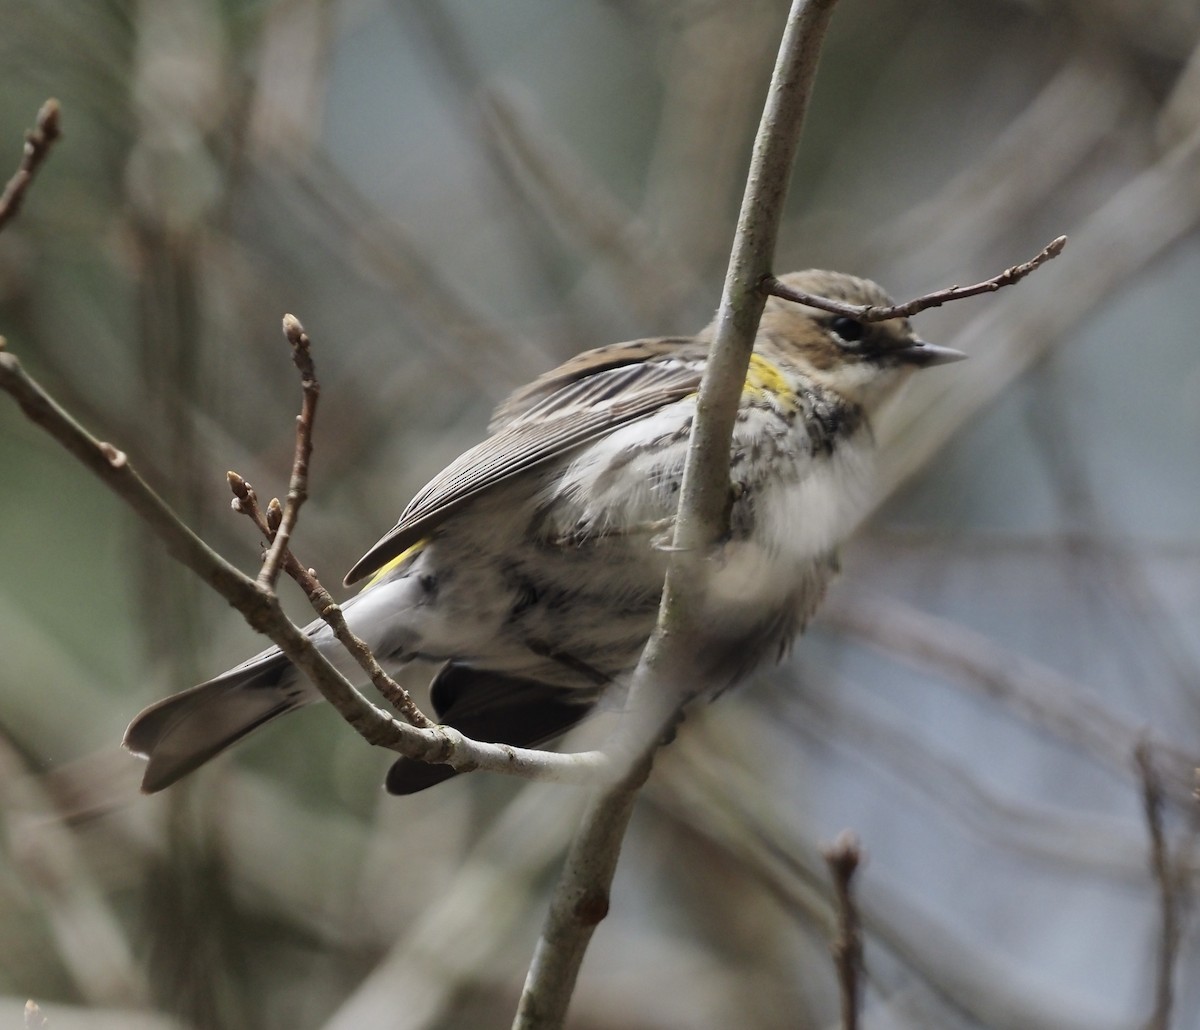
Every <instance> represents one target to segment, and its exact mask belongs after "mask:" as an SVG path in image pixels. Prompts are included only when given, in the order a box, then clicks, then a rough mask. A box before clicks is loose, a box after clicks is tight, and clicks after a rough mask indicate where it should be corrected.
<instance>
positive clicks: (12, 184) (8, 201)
mask: <svg viewBox="0 0 1200 1030" xmlns="http://www.w3.org/2000/svg"><path fill="white" fill-rule="evenodd" d="M59 110H60V109H59V106H58V101H57V100H54V99H51V100H47V101H46V102H45V103H44V104H42V106H41V109H40V110H39V111H38V116H37V124H36V127H35V128H33V129H30V130H29V132H27V133H25V149H24V151H23V152H22V155H21V163H20V165H18V166H17V171H16V173H15V174H14V175H13V177H12V178H11V179H9V180H8V183H7V185H6V186H5V187H4V192H3V193H0V229H3V228H4V227H5V226H6V225H7V224H8V223H9V222H10V221H12V219H14V218H16V216H17V212H18V211H20V210H21V204H22V202H23V201H24V200H25V191H26V190H27V189H29V184H30V183H31V182H33V177H34V176H35V175H36V174H37V171H38V169H39V168H41V166H42V163H43V162H44V161H45V160H46V157H47V155H48V154H49V153H50V148H51V147H52V146H53V145H54V142H55V140H57V139H58V137H59V136H60V135H61V134H62V133H61V130H60V129H59V126H58V116H59Z"/></svg>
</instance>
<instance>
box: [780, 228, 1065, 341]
mask: <svg viewBox="0 0 1200 1030" xmlns="http://www.w3.org/2000/svg"><path fill="white" fill-rule="evenodd" d="M1066 245H1067V238H1066V237H1065V236H1059V237H1057V238H1056V239H1053V240H1051V241H1050V242H1049V243H1047V244H1046V246H1044V247H1043V248H1042V249H1041V250H1040V251H1039V252H1038V253H1037V254H1036V255H1034V256H1033V257H1032V258H1030V259H1029V260H1028V261H1022V262H1021V264H1019V265H1013V266H1012V267H1011V268H1006V269H1005V270H1004V271H1003V272H1001V273H1000V274H999V275H994V276H992V278H990V279H985V280H984V281H983V282H981V283H976V284H975V285H974V286H950V287H948V288H946V289H944V290H937V291H935V292H934V293H926V294H924V295H923V296H920V297H914V298H913V299H912V300H909V301H905V302H904V303H903V304H891V305H888V306H886V307H885V306H883V305H879V304H847V303H845V302H844V301H840V300H830V299H829V298H828V297H818V296H817V295H816V294H814V293H805V292H804V291H802V290H794V289H792V288H791V287H790V286H785V285H784V284H783V283H781V282H780V281H779V280H778V279H776V278H775V276H773V275H768V276H765V277H764V278H763V280H762V288H763V290H764V291H765V292H766V293H769V294H771V295H772V296H775V297H782V298H783V299H784V300H794V301H795V302H796V303H797V304H807V305H808V306H809V307H810V308H819V309H820V310H822V311H830V312H832V313H833V314H835V315H846V316H848V317H850V318H857V319H858V320H859V321H860V322H883V321H886V320H887V319H889V318H907V317H908V316H909V315H915V314H917V313H918V312H921V311H926V310H928V309H929V308H940V307H941V306H942V305H943V304H949V303H950V302H951V301H955V300H963V299H964V298H966V297H978V296H979V295H980V294H982V293H995V292H996V291H997V290H1002V289H1003V288H1004V287H1005V286H1012V285H1013V284H1014V283H1018V282H1020V281H1021V280H1022V279H1024V278H1025V277H1026V276H1027V275H1029V274H1030V273H1031V272H1034V271H1036V270H1037V269H1038V268H1040V267H1041V266H1042V265H1044V264H1045V263H1046V262H1047V261H1052V260H1053V259H1054V258H1056V257H1058V255H1059V254H1061V253H1062V252H1063V248H1064V247H1066Z"/></svg>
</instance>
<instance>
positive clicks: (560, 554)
mask: <svg viewBox="0 0 1200 1030" xmlns="http://www.w3.org/2000/svg"><path fill="white" fill-rule="evenodd" d="M783 282H784V283H786V284H787V285H790V286H792V287H794V288H795V289H798V290H803V291H805V292H807V293H810V294H816V295H820V296H824V297H828V298H831V299H836V300H843V301H847V302H849V303H852V304H877V305H879V304H890V303H891V301H890V299H889V298H888V297H887V295H886V294H885V293H884V292H883V291H882V290H881V289H880V288H879V287H878V286H876V285H875V284H874V283H872V282H868V281H866V280H863V279H857V278H854V277H853V276H849V275H842V274H840V273H835V272H821V271H808V272H796V273H793V274H791V275H788V276H785V277H783ZM711 332H712V331H711V327H710V328H708V329H705V330H704V331H702V332H701V333H699V334H698V335H696V336H683V337H667V338H663V339H649V340H635V341H633V342H630V343H618V344H614V345H612V346H609V347H601V348H599V349H598V350H592V351H587V352H586V353H584V354H580V355H579V356H577V357H575V358H572V359H571V360H570V361H568V362H566V363H565V364H563V365H560V366H559V367H558V368H556V369H554V370H553V371H551V372H547V373H546V374H545V375H543V376H541V377H540V378H538V379H536V380H535V381H534V382H533V383H531V384H529V385H528V386H525V387H523V388H522V389H520V390H518V391H517V392H516V393H514V394H513V395H512V396H511V397H509V399H508V400H507V401H505V402H504V404H502V405H501V407H500V408H499V410H498V411H497V412H496V415H495V417H494V418H493V420H492V424H491V427H490V430H491V432H490V435H489V436H488V437H487V439H485V440H484V441H483V442H482V443H480V444H479V445H478V446H476V447H473V448H472V449H471V450H469V451H467V452H466V453H465V454H463V455H462V456H461V457H460V458H458V460H456V461H455V462H453V463H452V464H451V465H450V466H449V467H448V468H446V469H445V470H444V471H443V472H442V473H441V474H440V475H438V476H436V477H435V478H434V479H433V481H432V482H430V483H429V485H428V486H426V487H425V488H424V489H423V490H422V491H421V492H420V493H418V494H417V496H416V497H415V498H414V499H413V501H412V503H410V504H409V506H408V507H407V508H406V509H405V511H404V514H403V515H402V516H401V517H400V521H399V523H398V524H397V525H396V526H395V528H394V529H392V531H391V532H389V533H388V534H387V535H386V536H384V537H383V539H381V540H380V541H379V542H378V543H377V544H375V546H374V547H372V548H371V549H370V550H369V551H368V552H367V553H366V555H364V556H363V558H362V559H360V560H359V562H358V563H357V564H356V565H355V566H354V568H353V569H351V570H350V573H349V574H348V575H347V577H346V582H347V584H350V583H354V582H357V581H359V580H361V579H363V578H364V577H367V576H372V579H371V581H370V582H369V583H368V584H367V587H366V588H365V589H364V590H363V591H362V592H361V593H359V594H358V596H357V597H355V598H353V599H352V600H350V601H348V602H347V603H346V605H345V606H344V608H345V615H346V619H347V621H348V622H349V624H350V626H351V628H352V629H353V630H354V631H355V632H356V633H357V634H358V635H359V636H361V637H363V638H364V639H365V640H366V641H367V642H368V643H369V644H370V645H371V647H372V649H373V650H374V651H375V654H376V655H377V657H378V658H379V659H380V661H381V662H382V663H383V664H384V666H385V667H389V668H393V669H396V668H400V667H402V666H403V665H405V664H406V663H408V662H410V661H412V660H414V659H417V658H420V659H425V660H432V661H435V662H441V663H444V664H443V665H442V667H441V670H440V671H439V672H438V673H437V675H436V677H435V678H434V680H433V684H432V687H431V698H432V702H433V706H434V709H435V710H436V712H437V715H438V718H439V719H440V720H441V721H442V722H444V723H447V724H449V725H451V726H454V727H456V728H458V729H459V730H461V731H462V732H463V733H465V734H466V735H467V736H469V737H475V738H477V739H481V740H487V741H495V742H504V743H509V744H515V745H522V746H536V745H539V744H542V743H544V742H546V741H549V740H553V739H554V738H556V737H558V736H560V735H561V734H563V733H565V732H566V731H567V730H568V729H570V728H571V727H572V726H574V725H575V724H576V723H578V722H579V721H580V720H581V719H582V718H583V717H584V716H585V715H586V714H587V713H588V711H589V710H590V709H591V708H592V707H593V706H594V705H595V703H596V701H597V699H598V698H599V696H600V694H601V693H602V692H603V691H604V690H605V688H607V687H608V686H609V685H610V684H611V683H613V682H614V681H619V680H620V679H621V677H622V676H623V675H624V674H626V673H628V672H629V671H630V670H631V669H632V668H633V667H634V665H635V664H636V663H637V660H638V656H639V655H640V653H641V650H642V648H643V646H644V645H645V643H646V640H647V638H648V637H649V635H650V632H651V630H652V629H653V627H654V622H655V618H656V615H657V612H658V604H659V598H660V595H661V592H662V585H663V578H664V574H665V568H666V556H665V554H664V550H663V547H662V546H661V544H662V541H664V540H669V538H670V537H669V533H667V530H668V529H669V527H670V524H671V520H672V516H673V515H674V513H675V509H676V506H677V503H678V499H679V485H680V480H681V478H682V472H683V463H684V456H685V454H686V451H687V445H688V435H689V432H690V430H691V426H692V417H693V415H694V413H695V409H696V396H697V390H698V388H699V385H700V378H701V375H702V373H703V371H704V365H705V361H706V359H707V355H708V349H709V342H710V339H711ZM963 356H964V355H962V354H961V353H959V352H958V351H954V350H950V349H948V348H945V347H936V346H933V345H931V344H928V343H923V342H921V341H920V340H918V339H917V338H916V337H915V336H914V335H913V332H912V329H911V327H910V326H909V324H908V321H907V320H906V319H891V320H889V321H886V322H876V323H864V322H860V321H857V320H855V319H853V318H849V317H846V316H844V315H833V314H829V313H826V312H823V311H818V310H816V309H814V308H809V307H806V306H803V305H800V304H795V303H792V302H790V301H785V300H781V299H779V298H776V297H772V298H770V299H769V300H768V302H767V306H766V310H765V312H764V314H763V319H762V325H761V327H760V329H759V332H758V337H757V339H756V340H755V344H754V354H753V356H752V358H751V361H750V368H749V371H748V373H747V375H746V382H745V386H744V388H743V391H742V399H741V406H740V409H739V411H738V414H737V421H736V425H735V427H734V433H733V444H732V449H731V452H730V462H729V471H730V479H731V481H732V482H733V484H734V486H735V490H734V495H733V499H732V502H731V503H732V507H731V512H730V534H729V538H728V539H727V540H726V541H725V542H724V543H723V544H722V545H721V546H720V548H719V553H718V554H716V555H714V560H713V566H714V571H713V574H712V578H711V582H710V585H709V595H708V596H709V605H710V610H711V618H710V619H708V624H709V625H710V626H711V630H710V631H709V633H708V637H707V641H706V643H705V645H704V647H703V649H702V653H701V654H700V655H698V656H697V661H698V662H699V663H700V667H701V668H703V669H704V671H705V680H706V682H707V684H708V685H709V686H710V687H711V688H712V690H713V691H714V692H716V691H719V690H721V689H724V688H725V687H727V686H729V685H731V684H732V683H733V682H735V681H737V680H738V679H740V678H742V677H743V676H745V675H747V674H748V673H749V672H750V671H751V670H752V669H754V668H755V667H756V666H757V665H759V664H760V663H761V662H763V661H764V660H766V659H775V658H777V657H778V656H780V655H781V654H782V653H783V652H784V651H785V650H786V648H787V645H788V644H789V643H790V641H791V640H792V638H793V637H794V636H795V635H796V634H797V633H798V632H799V631H800V630H801V629H802V628H803V626H804V623H805V621H806V620H807V619H808V617H809V616H810V615H811V614H812V612H813V610H814V609H815V608H816V606H817V604H818V603H819V602H820V599H821V596H822V594H823V592H824V589H825V585H826V583H827V582H828V580H829V578H830V576H831V575H832V573H833V570H834V567H835V559H834V548H835V547H836V546H837V544H838V543H839V542H840V541H841V540H842V539H844V538H845V536H846V535H847V534H848V533H849V532H850V531H851V530H852V529H853V528H854V526H855V524H856V522H857V521H858V519H859V518H861V516H862V514H863V511H864V508H865V505H866V503H867V501H868V499H869V494H870V478H871V477H870V473H871V464H872V460H871V459H872V457H873V453H874V444H873V439H872V433H871V417H872V415H873V413H874V412H875V411H876V409H877V408H878V407H879V405H880V404H881V403H882V402H883V401H884V400H885V399H886V398H887V397H888V396H890V395H891V394H892V393H893V392H894V391H895V390H896V388H897V387H898V386H899V385H900V384H901V383H902V382H903V381H904V379H905V378H906V377H907V375H908V373H909V372H910V371H911V370H913V369H915V368H921V367H924V366H928V365H937V364H942V363H944V362H947V361H954V360H956V359H958V358H960V357H963ZM308 633H309V634H310V635H311V636H312V637H313V639H314V640H315V641H316V642H317V643H318V645H319V646H320V647H321V649H322V651H324V653H325V654H326V655H327V656H328V657H329V658H330V659H331V660H332V661H333V662H334V664H335V665H337V666H338V668H340V669H341V670H342V671H343V672H345V673H347V674H348V675H351V676H353V675H355V674H356V672H355V670H357V666H356V665H355V664H354V663H353V661H352V660H351V659H350V657H349V656H348V655H346V654H345V653H344V651H343V649H342V648H341V647H340V645H338V644H337V642H336V641H335V640H334V639H333V635H332V633H331V632H330V630H329V628H328V627H327V626H326V625H325V624H324V623H323V622H315V623H313V624H312V625H311V626H310V627H308ZM319 696H320V695H319V694H318V693H317V691H316V689H315V688H314V687H313V686H312V685H311V684H309V682H308V681H307V680H306V679H305V678H304V677H303V676H302V675H301V674H299V673H298V672H297V670H296V669H295V668H294V667H293V666H292V665H291V664H290V663H289V662H288V661H287V659H286V658H284V656H283V655H282V654H281V653H280V652H279V651H278V649H276V648H270V649H268V650H266V651H264V652H262V653H261V654H259V655H257V656H256V657H254V658H251V659H250V660H249V661H247V662H244V663H243V664H241V665H239V666H237V668H235V669H231V670H230V671H229V672H226V673H225V674H224V675H222V676H218V677H217V678H216V679H214V680H210V681H209V682H207V683H202V684H201V685H200V686H197V687H193V688H192V689H191V690H187V691H184V692H183V693H180V694H176V695H175V696H173V697H169V698H167V699H166V700H164V701H160V702H158V703H157V704H155V705H152V706H151V707H150V708H147V709H146V710H145V711H144V712H142V713H141V714H140V715H138V717H137V718H136V719H134V721H133V723H132V724H131V725H130V727H129V730H128V732H127V733H126V736H125V744H126V746H127V747H128V748H129V749H130V750H132V751H134V752H136V753H138V754H141V755H145V756H146V757H148V758H149V765H148V767H147V769H146V773H145V777H144V779H143V782H142V787H143V789H144V790H146V791H156V790H161V789H162V788H163V787H166V786H169V785H170V784H171V783H174V782H175V781H176V780H177V779H179V778H180V777H181V776H184V775H185V774H187V773H189V772H191V771H192V770H193V769H195V768H196V767H198V766H199V765H201V764H203V763H204V762H206V761H208V760H209V759H210V758H212V757H213V756H214V755H216V754H217V753H218V752H220V751H222V750H224V748H226V747H228V746H229V745H230V744H232V743H234V742H235V741H237V740H239V739H241V738H242V737H244V736H245V735H246V734H247V733H249V732H251V731H252V730H254V729H256V728H257V727H259V726H261V725H262V724H263V723H265V722H267V721H269V720H270V719H273V718H275V716H277V715H282V714H283V713H284V712H288V711H291V710H292V709H294V708H298V707H299V706H301V705H304V704H308V703H309V702H310V701H315V700H317V699H318V698H319ZM452 775H454V771H453V770H452V769H451V768H450V767H449V766H444V765H429V764H426V763H423V762H417V761H413V760H411V759H407V758H400V759H399V760H397V761H396V762H395V764H394V765H393V766H392V768H391V770H390V771H389V773H388V777H387V788H388V790H390V791H391V792H392V793H396V794H406V793H412V792H413V791H416V790H421V789H423V788H424V787H427V786H431V785H432V784H434V783H438V782H440V781H441V780H444V779H447V778H449V777H450V776H452Z"/></svg>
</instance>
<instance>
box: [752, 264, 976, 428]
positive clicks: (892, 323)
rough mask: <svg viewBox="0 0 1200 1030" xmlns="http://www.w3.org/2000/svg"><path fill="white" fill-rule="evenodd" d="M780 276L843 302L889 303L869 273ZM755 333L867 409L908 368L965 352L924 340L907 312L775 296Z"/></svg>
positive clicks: (939, 362) (787, 282)
mask: <svg viewBox="0 0 1200 1030" xmlns="http://www.w3.org/2000/svg"><path fill="white" fill-rule="evenodd" d="M780 282H782V283H783V284H784V285H785V286H790V287H791V288H792V289H794V290H799V291H802V292H804V293H808V294H813V295H816V296H820V297H826V298H828V299H829V300H838V301H843V302H844V303H847V304H856V305H868V304H869V305H874V306H888V305H891V304H893V303H894V301H893V300H892V298H891V297H889V296H888V295H887V294H886V293H885V292H884V291H883V289H882V288H881V287H879V286H878V285H876V284H875V283H873V282H871V281H870V280H869V279H859V278H858V277H856V276H853V275H846V274H844V273H842V272H825V271H820V270H816V269H813V270H809V271H807V272H790V273H788V274H787V275H784V276H780ZM759 332H760V334H761V335H764V336H766V337H768V338H769V339H770V340H771V341H772V342H773V343H774V345H775V346H777V347H778V348H779V349H780V351H781V352H783V353H784V354H786V355H787V356H788V357H790V358H791V359H792V360H793V361H796V362H797V363H798V364H801V365H802V366H804V367H805V370H806V371H807V372H808V373H809V374H810V375H811V376H812V377H813V378H814V379H816V380H817V381H818V382H820V383H821V384H822V385H823V386H827V387H829V388H831V389H833V390H835V391H836V392H837V393H839V394H841V395H842V396H843V397H845V398H846V399H847V400H849V401H851V402H852V403H855V404H859V405H861V406H863V407H866V408H874V407H876V406H878V405H879V404H881V403H882V402H883V401H884V400H886V399H887V397H888V396H890V395H891V394H892V393H894V392H895V390H896V389H897V388H898V387H899V386H900V385H901V384H902V383H903V382H904V381H905V379H907V378H908V376H909V375H910V374H911V373H912V372H913V371H914V370H916V369H918V368H928V367H930V366H932V365H943V364H945V363H947V362H950V361H959V360H960V359H962V358H965V357H966V355H965V354H964V353H962V351H957V350H953V349H951V348H950V347H940V346H937V345H936V344H932V343H926V342H924V341H923V340H921V339H920V338H919V337H918V336H917V335H916V333H914V332H913V328H912V326H911V325H910V324H909V321H908V319H907V318H890V319H888V320H886V321H883V322H864V321H861V320H860V319H857V318H852V317H850V316H847V315H835V314H832V313H830V312H828V311H821V310H819V309H818V308H813V307H809V306H808V305H806V304H797V303H795V302H794V301H790V300H783V299H782V298H780V297H774V296H772V297H769V298H768V299H767V305H766V308H765V310H764V311H763V317H762V323H761V328H760V330H759Z"/></svg>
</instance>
